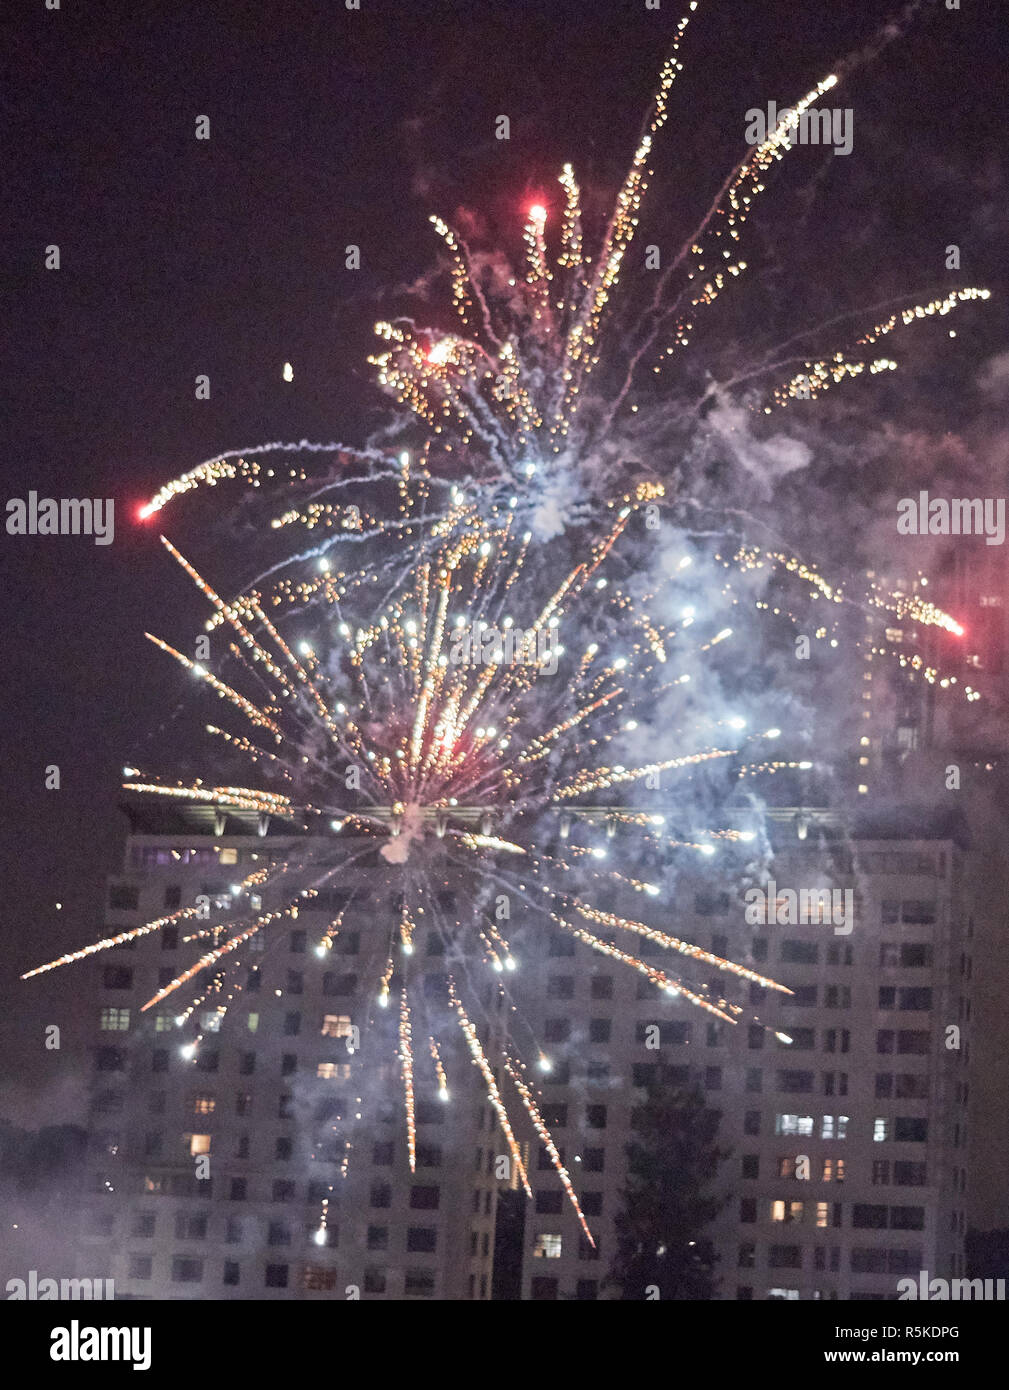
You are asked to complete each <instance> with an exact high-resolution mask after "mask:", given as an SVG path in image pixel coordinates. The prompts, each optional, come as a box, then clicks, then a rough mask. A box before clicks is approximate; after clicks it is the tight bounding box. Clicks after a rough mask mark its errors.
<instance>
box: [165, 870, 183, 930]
mask: <svg viewBox="0 0 1009 1390" xmlns="http://www.w3.org/2000/svg"><path fill="white" fill-rule="evenodd" d="M181 903H182V887H181V885H180V884H178V883H169V884H168V885H167V887H166V888H165V907H167V908H168V909H169V911H171V910H172V909H173V908H176V907H179V906H180V904H181ZM176 930H178V928H176ZM164 937H165V929H163V930H162V932H161V939H162V941H164Z"/></svg>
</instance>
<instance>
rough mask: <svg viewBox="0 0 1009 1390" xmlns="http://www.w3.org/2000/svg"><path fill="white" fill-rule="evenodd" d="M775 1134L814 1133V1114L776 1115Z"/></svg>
mask: <svg viewBox="0 0 1009 1390" xmlns="http://www.w3.org/2000/svg"><path fill="white" fill-rule="evenodd" d="M774 1132H775V1134H812V1133H813V1117H812V1115H775V1117H774Z"/></svg>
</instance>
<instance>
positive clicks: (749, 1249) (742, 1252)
mask: <svg viewBox="0 0 1009 1390" xmlns="http://www.w3.org/2000/svg"><path fill="white" fill-rule="evenodd" d="M756 1259H757V1247H756V1245H754V1243H753V1241H744V1242H743V1244H742V1245H741V1246H740V1247H739V1259H738V1264H739V1268H740V1269H752V1268H753V1266H754V1264H755V1263H756Z"/></svg>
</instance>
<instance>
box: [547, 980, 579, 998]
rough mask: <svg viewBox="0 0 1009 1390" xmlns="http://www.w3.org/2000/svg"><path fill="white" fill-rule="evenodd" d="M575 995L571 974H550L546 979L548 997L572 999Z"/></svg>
mask: <svg viewBox="0 0 1009 1390" xmlns="http://www.w3.org/2000/svg"><path fill="white" fill-rule="evenodd" d="M574 997H575V977H574V976H573V975H551V976H550V978H549V979H548V980H547V998H548V999H573V998H574Z"/></svg>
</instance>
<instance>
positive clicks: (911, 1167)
mask: <svg viewBox="0 0 1009 1390" xmlns="http://www.w3.org/2000/svg"><path fill="white" fill-rule="evenodd" d="M893 1181H894V1186H895V1187H924V1186H925V1182H926V1165H925V1164H924V1163H911V1162H908V1161H905V1160H900V1161H898V1162H895V1163H894V1165H893ZM962 1190H963V1189H962V1187H961V1191H962Z"/></svg>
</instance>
